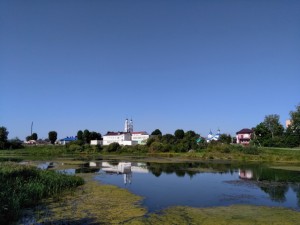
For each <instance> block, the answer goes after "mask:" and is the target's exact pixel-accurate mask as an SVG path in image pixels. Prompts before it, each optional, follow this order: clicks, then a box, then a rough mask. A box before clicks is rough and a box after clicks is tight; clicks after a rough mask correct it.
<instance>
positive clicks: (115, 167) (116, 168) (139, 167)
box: [101, 162, 149, 185]
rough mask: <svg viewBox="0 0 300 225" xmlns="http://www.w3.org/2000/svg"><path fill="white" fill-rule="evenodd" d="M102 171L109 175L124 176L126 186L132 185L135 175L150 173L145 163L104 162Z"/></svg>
mask: <svg viewBox="0 0 300 225" xmlns="http://www.w3.org/2000/svg"><path fill="white" fill-rule="evenodd" d="M101 171H103V172H105V173H107V174H123V181H124V184H125V185H126V184H131V183H132V174H133V173H149V170H148V169H147V165H146V164H145V163H131V162H118V164H116V163H112V162H102V168H101Z"/></svg>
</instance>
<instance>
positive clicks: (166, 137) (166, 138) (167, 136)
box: [161, 134, 176, 144]
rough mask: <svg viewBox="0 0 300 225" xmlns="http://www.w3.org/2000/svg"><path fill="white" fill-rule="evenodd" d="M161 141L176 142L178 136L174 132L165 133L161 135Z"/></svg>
mask: <svg viewBox="0 0 300 225" xmlns="http://www.w3.org/2000/svg"><path fill="white" fill-rule="evenodd" d="M161 142H162V143H164V144H175V143H176V138H175V137H174V136H173V135H172V134H165V135H163V136H162V137H161Z"/></svg>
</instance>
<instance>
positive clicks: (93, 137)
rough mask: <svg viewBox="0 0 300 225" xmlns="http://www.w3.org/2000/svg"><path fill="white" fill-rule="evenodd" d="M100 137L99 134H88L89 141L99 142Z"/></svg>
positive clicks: (93, 132)
mask: <svg viewBox="0 0 300 225" xmlns="http://www.w3.org/2000/svg"><path fill="white" fill-rule="evenodd" d="M101 138H102V136H101V134H100V133H97V132H95V131H92V132H91V133H90V140H101Z"/></svg>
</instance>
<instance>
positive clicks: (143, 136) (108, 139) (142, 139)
mask: <svg viewBox="0 0 300 225" xmlns="http://www.w3.org/2000/svg"><path fill="white" fill-rule="evenodd" d="M148 138H149V134H148V133H147V132H145V131H141V132H133V121H132V119H131V120H130V121H129V120H128V119H126V120H125V125H124V132H107V134H106V135H104V136H103V145H109V144H111V143H114V142H116V143H119V144H120V145H137V144H146V142H147V140H148Z"/></svg>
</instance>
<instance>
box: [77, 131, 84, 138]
mask: <svg viewBox="0 0 300 225" xmlns="http://www.w3.org/2000/svg"><path fill="white" fill-rule="evenodd" d="M77 140H79V141H83V132H82V130H79V131H78V132H77Z"/></svg>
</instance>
